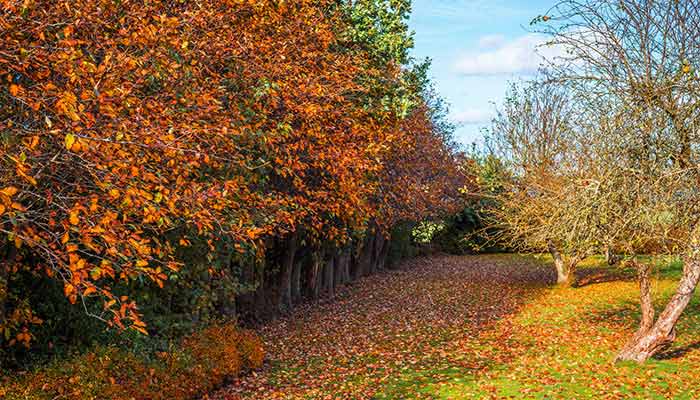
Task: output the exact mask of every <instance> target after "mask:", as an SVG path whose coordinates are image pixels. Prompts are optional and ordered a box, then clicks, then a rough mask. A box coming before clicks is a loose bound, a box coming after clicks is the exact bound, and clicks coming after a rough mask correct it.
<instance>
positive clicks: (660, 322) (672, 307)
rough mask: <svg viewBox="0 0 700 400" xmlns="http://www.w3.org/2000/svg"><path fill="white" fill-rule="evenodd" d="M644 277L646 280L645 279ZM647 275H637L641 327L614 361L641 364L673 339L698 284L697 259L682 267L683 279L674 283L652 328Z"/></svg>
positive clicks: (699, 265)
mask: <svg viewBox="0 0 700 400" xmlns="http://www.w3.org/2000/svg"><path fill="white" fill-rule="evenodd" d="M645 274H646V277H645ZM648 281H649V278H648V271H647V272H646V273H640V288H641V301H642V311H643V312H642V314H643V315H642V323H641V324H640V329H639V331H637V333H636V334H635V335H634V336H633V337H632V338H631V339H630V340H629V341H628V342H627V344H625V346H624V347H623V348H622V351H620V353H619V354H618V356H617V361H624V360H629V361H636V362H644V361H646V360H648V359H649V358H650V357H652V356H653V355H655V354H657V353H659V352H660V351H662V350H664V349H665V348H667V347H668V346H669V345H670V344H671V343H672V342H673V340H674V339H675V338H676V332H675V326H676V323H677V322H678V318H680V316H681V314H682V313H683V310H685V308H686V306H687V305H688V303H689V302H690V299H691V298H692V297H693V293H694V292H695V288H696V287H697V285H698V281H700V259H699V258H697V257H695V258H692V259H689V260H687V261H686V262H685V263H684V265H683V276H682V277H681V280H680V282H679V283H678V289H677V290H676V293H675V294H674V295H673V297H671V300H670V301H669V302H668V304H667V305H666V308H665V309H664V310H663V312H661V314H660V315H659V318H658V319H657V320H656V322H654V323H653V324H652V323H651V322H653V321H651V322H650V319H651V320H653V309H652V308H651V294H650V290H649V283H648Z"/></svg>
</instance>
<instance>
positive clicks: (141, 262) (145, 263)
mask: <svg viewBox="0 0 700 400" xmlns="http://www.w3.org/2000/svg"><path fill="white" fill-rule="evenodd" d="M136 266H137V267H138V268H142V267H147V266H148V261H146V260H138V261H136Z"/></svg>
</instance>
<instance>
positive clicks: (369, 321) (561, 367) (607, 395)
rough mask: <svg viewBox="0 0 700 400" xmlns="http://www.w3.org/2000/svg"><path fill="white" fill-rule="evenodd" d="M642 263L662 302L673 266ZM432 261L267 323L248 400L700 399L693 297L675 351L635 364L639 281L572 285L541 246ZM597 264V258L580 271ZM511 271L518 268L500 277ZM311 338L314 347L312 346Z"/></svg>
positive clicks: (698, 313)
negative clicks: (553, 281)
mask: <svg viewBox="0 0 700 400" xmlns="http://www.w3.org/2000/svg"><path fill="white" fill-rule="evenodd" d="M649 261H654V262H655V263H656V264H658V268H657V273H656V274H655V280H654V284H653V290H654V295H655V305H656V307H657V308H658V309H660V308H662V307H663V306H664V305H665V304H664V302H665V300H666V299H667V298H668V297H669V296H670V295H671V294H672V293H673V291H674V289H675V285H676V280H677V277H678V276H680V270H681V264H680V263H679V262H678V261H677V260H673V259H666V260H658V259H657V260H649ZM426 262H428V263H430V265H424V266H419V267H418V268H416V269H415V270H412V272H408V273H405V274H402V275H399V276H398V277H391V276H390V277H388V278H380V279H384V281H380V282H379V283H376V282H375V283H372V282H365V283H362V284H361V285H358V286H357V287H356V288H355V289H354V290H351V292H350V293H349V294H348V297H346V298H345V297H344V298H343V301H341V304H340V305H338V304H337V303H330V304H329V305H326V306H324V307H321V308H315V309H311V310H310V311H307V312H306V314H304V315H303V316H302V317H301V318H300V317H299V316H297V317H296V321H297V322H299V323H298V324H297V325H295V326H297V329H296V330H295V331H288V330H286V331H283V330H281V329H282V328H285V329H286V327H288V325H285V324H284V322H282V323H280V324H279V328H280V329H276V328H275V327H272V328H271V330H270V331H269V333H268V341H269V342H270V343H271V344H272V346H271V352H275V353H277V360H276V361H275V364H274V367H273V368H271V369H270V370H268V371H267V372H265V373H263V374H261V376H260V377H259V378H255V379H253V380H252V381H251V382H248V383H247V384H249V385H251V386H252V387H254V388H255V390H254V391H250V392H249V393H247V394H246V395H244V396H243V397H242V398H248V399H253V398H255V399H377V400H389V399H397V400H399V399H452V400H458V399H484V398H499V399H500V398H513V399H627V398H629V399H667V398H675V399H694V398H700V385H698V384H699V383H700V344H698V343H700V302H698V299H694V300H693V301H692V303H691V304H690V306H689V307H688V309H687V310H686V313H685V314H684V315H683V317H682V318H681V321H680V322H679V325H678V338H677V340H676V342H675V344H674V346H673V348H672V349H670V351H669V352H667V353H665V354H664V355H662V357H660V358H658V359H654V360H651V361H649V362H648V363H646V364H643V365H637V364H634V363H619V364H615V363H614V362H613V360H614V358H615V355H616V353H617V351H618V350H619V349H620V348H621V347H622V346H623V345H624V343H625V341H626V340H627V339H628V338H629V337H630V335H631V334H632V333H633V332H634V331H635V329H636V326H637V322H638V319H639V310H638V300H637V296H638V289H637V284H636V282H634V281H630V280H628V281H615V282H606V283H597V284H591V285H587V286H583V287H579V288H569V287H553V286H548V285H546V284H544V283H538V281H537V279H530V278H532V276H535V277H536V276H538V275H537V274H539V273H541V271H542V270H548V269H551V265H549V264H551V260H548V259H547V257H537V258H535V257H531V256H528V257H524V256H514V255H490V256H479V257H462V258H459V257H452V258H440V259H429V260H428V261H426ZM603 264H604V260H603V259H602V258H600V257H596V258H591V259H587V260H585V262H584V263H582V268H596V269H600V268H601V267H605V266H604V265H603ZM543 266H545V267H543ZM530 270H531V271H532V276H530V275H528V273H529V272H528V271H530ZM479 271H482V272H484V271H485V272H487V274H482V273H481V272H479ZM509 274H510V276H515V277H516V278H515V279H513V280H512V281H508V279H505V278H507V277H508V276H509ZM521 274H524V275H521ZM413 275H415V276H413ZM528 276H530V278H528ZM492 277H499V279H501V281H499V279H496V280H492ZM417 278H420V279H421V280H418V279H417ZM503 279H505V281H502V280H503ZM523 279H524V280H526V281H522V282H521V280H523ZM375 284H376V285H377V287H374V286H373V285H375ZM378 287H379V288H381V291H379V290H378ZM370 293H371V294H372V297H371V300H368V299H367V297H368V295H369V294H370ZM377 293H380V294H377ZM344 302H347V305H343V304H344ZM374 307H376V308H377V310H383V309H384V308H388V310H386V312H376V311H377V310H375V309H374ZM435 308H438V310H437V311H436V312H435V313H431V311H435V310H434V309H435ZM330 315H332V316H333V317H330ZM330 319H332V320H330ZM397 320H399V321H405V323H403V322H402V324H396V321H397ZM445 320H447V322H445ZM312 337H313V338H317V339H316V340H317V341H316V343H322V344H323V347H322V349H319V347H318V346H319V345H318V344H314V343H309V338H312ZM356 343H360V344H361V345H359V346H351V344H356ZM348 346H349V347H348Z"/></svg>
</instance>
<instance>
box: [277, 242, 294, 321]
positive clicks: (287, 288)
mask: <svg viewBox="0 0 700 400" xmlns="http://www.w3.org/2000/svg"><path fill="white" fill-rule="evenodd" d="M296 252H297V234H296V232H295V233H292V235H291V236H290V237H289V239H288V240H287V246H286V248H285V252H284V256H283V258H282V263H281V265H280V281H279V301H278V307H277V308H278V309H279V311H280V312H282V313H286V312H289V311H291V310H292V306H293V303H292V269H293V268H294V255H295V254H296Z"/></svg>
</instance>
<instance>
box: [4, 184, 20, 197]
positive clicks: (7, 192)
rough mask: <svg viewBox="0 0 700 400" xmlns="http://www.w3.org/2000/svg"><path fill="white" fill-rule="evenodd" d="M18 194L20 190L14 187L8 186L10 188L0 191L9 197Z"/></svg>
mask: <svg viewBox="0 0 700 400" xmlns="http://www.w3.org/2000/svg"><path fill="white" fill-rule="evenodd" d="M17 192H19V189H17V188H16V187H14V186H8V187H6V188H4V189H2V190H0V193H2V194H4V195H5V196H7V197H12V196H14V195H16V194H17Z"/></svg>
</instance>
